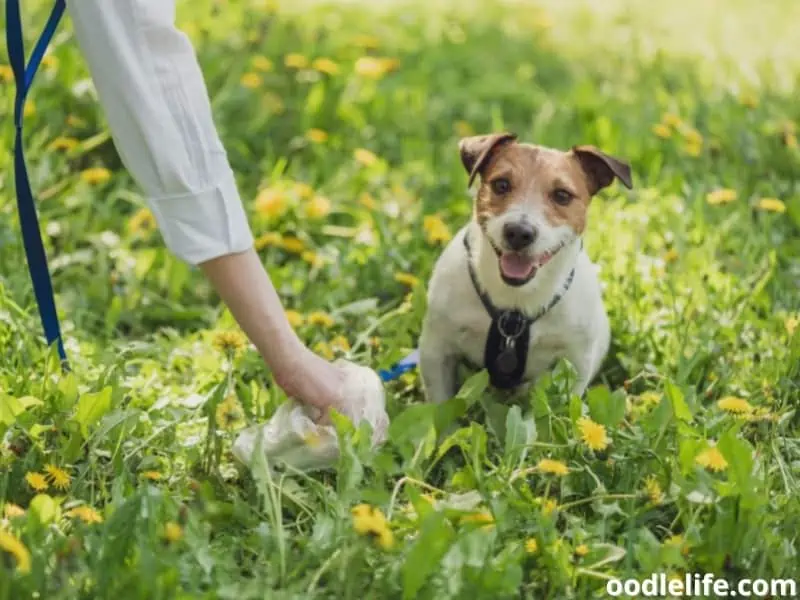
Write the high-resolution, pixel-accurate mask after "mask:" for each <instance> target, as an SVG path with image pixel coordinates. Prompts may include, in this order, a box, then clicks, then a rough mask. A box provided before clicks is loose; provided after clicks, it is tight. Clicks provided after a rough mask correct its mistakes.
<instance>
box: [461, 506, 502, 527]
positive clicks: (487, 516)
mask: <svg viewBox="0 0 800 600" xmlns="http://www.w3.org/2000/svg"><path fill="white" fill-rule="evenodd" d="M460 521H461V523H478V524H481V525H483V527H482V528H483V529H491V528H492V527H494V525H495V522H494V515H493V514H492V513H490V512H489V511H486V510H482V511H479V512H474V513H470V514H468V515H464V516H463V517H461V519H460Z"/></svg>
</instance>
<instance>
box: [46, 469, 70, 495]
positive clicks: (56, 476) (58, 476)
mask: <svg viewBox="0 0 800 600" xmlns="http://www.w3.org/2000/svg"><path fill="white" fill-rule="evenodd" d="M44 471H45V473H47V477H48V479H49V480H50V483H52V484H53V487H55V488H56V489H59V490H66V489H68V488H69V485H70V481H71V480H72V478H71V477H70V476H69V473H67V472H66V471H65V470H64V469H62V468H60V467H57V466H55V465H47V466H46V467H45V468H44Z"/></svg>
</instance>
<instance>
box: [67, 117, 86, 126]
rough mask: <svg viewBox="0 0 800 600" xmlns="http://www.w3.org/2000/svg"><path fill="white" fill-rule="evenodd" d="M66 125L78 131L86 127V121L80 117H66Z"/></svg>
mask: <svg viewBox="0 0 800 600" xmlns="http://www.w3.org/2000/svg"><path fill="white" fill-rule="evenodd" d="M67 125H68V126H69V127H74V128H75V129H80V128H81V127H86V121H84V120H83V119H81V118H80V117H76V116H75V115H68V116H67Z"/></svg>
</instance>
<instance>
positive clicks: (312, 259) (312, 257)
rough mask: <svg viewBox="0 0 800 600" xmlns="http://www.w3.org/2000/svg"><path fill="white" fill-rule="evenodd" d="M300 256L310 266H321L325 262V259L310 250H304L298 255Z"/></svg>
mask: <svg viewBox="0 0 800 600" xmlns="http://www.w3.org/2000/svg"><path fill="white" fill-rule="evenodd" d="M300 258H301V259H302V260H304V261H305V262H307V263H308V264H310V265H311V266H312V267H321V266H322V265H324V264H325V259H324V258H322V257H321V256H319V255H318V254H317V253H316V252H314V251H312V250H306V251H305V252H303V253H302V254H301V255H300Z"/></svg>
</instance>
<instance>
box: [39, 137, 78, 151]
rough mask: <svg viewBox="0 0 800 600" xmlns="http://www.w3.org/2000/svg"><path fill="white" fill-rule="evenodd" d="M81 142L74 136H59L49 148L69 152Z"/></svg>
mask: <svg viewBox="0 0 800 600" xmlns="http://www.w3.org/2000/svg"><path fill="white" fill-rule="evenodd" d="M79 143H80V142H79V141H78V140H77V139H75V138H74V137H63V136H60V137H57V138H56V139H54V140H53V141H52V142H50V145H49V146H48V147H47V148H48V150H53V151H55V150H66V151H67V152H69V151H70V150H74V149H75V148H76V147H77V146H78V144H79Z"/></svg>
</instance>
